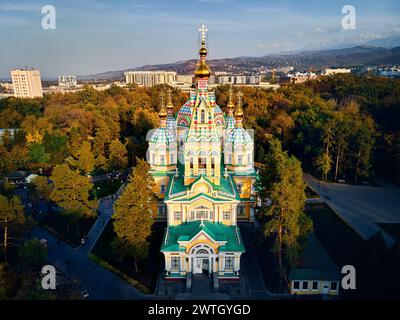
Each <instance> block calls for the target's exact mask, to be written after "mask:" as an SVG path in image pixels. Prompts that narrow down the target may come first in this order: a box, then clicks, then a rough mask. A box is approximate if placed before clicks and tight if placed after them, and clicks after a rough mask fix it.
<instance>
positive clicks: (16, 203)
mask: <svg viewBox="0 0 400 320" xmlns="http://www.w3.org/2000/svg"><path fill="white" fill-rule="evenodd" d="M25 222H26V219H25V215H24V207H23V206H22V203H21V199H20V198H19V197H17V196H12V197H11V198H7V197H5V196H3V195H0V226H1V228H2V229H3V230H2V231H3V232H2V233H3V241H2V249H3V253H4V259H5V261H6V263H7V250H8V247H9V245H10V244H15V240H16V237H15V235H14V234H13V233H16V232H18V229H19V228H21V226H22V225H23V224H24V223H25ZM11 234H13V238H14V239H13V241H12V242H10V236H11Z"/></svg>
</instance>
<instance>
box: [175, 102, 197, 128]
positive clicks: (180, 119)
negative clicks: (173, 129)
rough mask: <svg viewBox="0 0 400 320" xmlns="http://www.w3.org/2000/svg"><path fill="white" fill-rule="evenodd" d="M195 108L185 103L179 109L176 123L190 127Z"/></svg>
mask: <svg viewBox="0 0 400 320" xmlns="http://www.w3.org/2000/svg"><path fill="white" fill-rule="evenodd" d="M192 112H193V109H192V107H191V106H190V105H188V104H187V103H185V104H184V105H183V107H182V108H181V109H180V110H179V112H178V116H177V117H176V124H177V125H178V126H180V127H187V128H188V127H189V126H190V119H191V118H192Z"/></svg>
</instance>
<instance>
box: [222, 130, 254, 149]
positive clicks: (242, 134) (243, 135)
mask: <svg viewBox="0 0 400 320" xmlns="http://www.w3.org/2000/svg"><path fill="white" fill-rule="evenodd" d="M226 143H227V144H232V145H238V144H250V143H253V140H252V139H251V137H250V135H249V133H248V132H247V131H246V130H245V129H243V128H242V127H239V128H234V129H233V130H232V131H230V133H228V137H227V139H226Z"/></svg>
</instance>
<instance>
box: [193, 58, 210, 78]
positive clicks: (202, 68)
mask: <svg viewBox="0 0 400 320" xmlns="http://www.w3.org/2000/svg"><path fill="white" fill-rule="evenodd" d="M194 75H195V76H196V77H197V78H209V77H210V75H211V70H210V68H209V67H207V65H206V63H205V61H201V62H200V65H199V67H198V68H197V70H196V72H195V73H194Z"/></svg>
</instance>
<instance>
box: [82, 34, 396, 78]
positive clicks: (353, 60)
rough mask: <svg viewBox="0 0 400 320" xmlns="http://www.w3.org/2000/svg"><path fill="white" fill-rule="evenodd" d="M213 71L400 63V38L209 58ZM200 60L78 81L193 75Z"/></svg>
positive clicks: (100, 74)
mask: <svg viewBox="0 0 400 320" xmlns="http://www.w3.org/2000/svg"><path fill="white" fill-rule="evenodd" d="M207 63H208V65H209V66H210V68H211V69H212V71H228V72H232V73H249V74H251V73H255V72H256V71H257V69H258V68H260V67H266V68H278V67H283V66H293V67H294V68H296V69H325V68H330V67H352V66H365V65H381V64H400V37H389V38H384V39H376V40H372V41H369V42H367V43H366V44H364V45H359V46H354V47H350V48H340V49H327V50H316V51H303V52H294V53H281V54H269V55H265V56H262V57H236V58H222V59H212V60H208V61H207ZM196 64H197V60H196V59H191V60H184V61H178V62H175V63H167V64H156V65H145V66H141V67H137V68H129V69H124V70H115V71H108V72H103V73H98V74H91V75H85V76H78V77H77V78H78V80H94V79H96V80H123V79H124V78H125V77H124V72H126V71H133V70H136V71H140V70H147V71H151V70H167V71H176V72H177V73H178V74H193V72H194V70H195V69H196Z"/></svg>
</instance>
